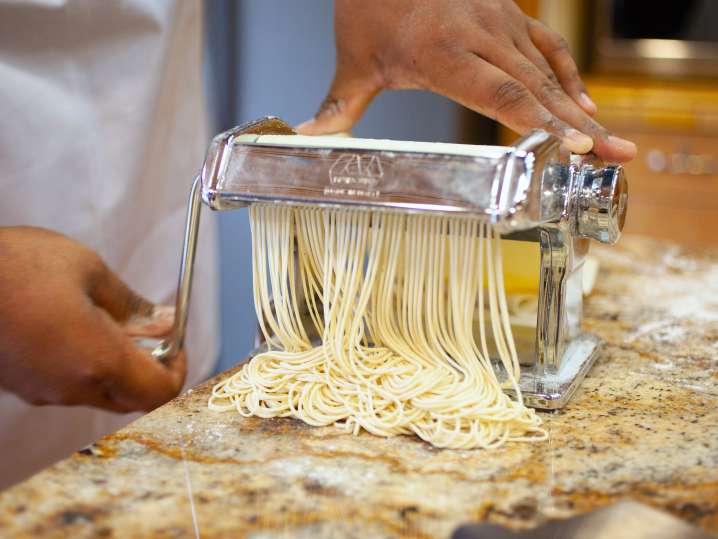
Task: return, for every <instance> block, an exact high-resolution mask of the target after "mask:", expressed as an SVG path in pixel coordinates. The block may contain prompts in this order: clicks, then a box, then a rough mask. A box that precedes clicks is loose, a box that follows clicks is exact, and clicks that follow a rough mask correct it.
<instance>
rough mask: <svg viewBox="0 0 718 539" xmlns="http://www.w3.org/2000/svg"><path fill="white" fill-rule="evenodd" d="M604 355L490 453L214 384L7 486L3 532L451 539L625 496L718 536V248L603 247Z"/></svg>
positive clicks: (594, 327) (0, 500) (590, 318)
mask: <svg viewBox="0 0 718 539" xmlns="http://www.w3.org/2000/svg"><path fill="white" fill-rule="evenodd" d="M595 252H596V253H598V255H599V258H600V260H601V274H600V277H599V280H598V283H597V286H596V289H595V291H594V293H593V295H592V296H591V297H590V299H589V300H588V302H587V305H586V311H585V315H586V316H585V326H586V328H587V329H588V330H590V331H593V332H595V333H597V334H599V335H600V336H601V337H603V338H604V339H605V341H606V345H605V347H604V349H603V352H602V354H601V357H600V358H599V360H598V362H597V364H596V366H595V367H594V368H593V370H592V371H591V373H590V374H589V376H588V378H587V379H586V381H585V382H584V384H583V386H582V388H581V389H580V390H579V392H578V393H577V395H576V396H575V397H574V399H573V401H572V402H571V403H570V404H569V405H568V406H567V407H566V408H565V409H563V410H561V411H559V412H556V413H551V414H548V413H546V414H543V417H544V418H545V424H546V427H547V428H548V431H549V434H550V436H549V439H548V441H546V442H543V443H535V444H521V443H516V444H511V445H508V446H505V447H503V448H501V449H499V450H494V451H480V450H478V451H452V450H437V449H433V448H432V447H430V446H428V445H427V444H425V443H423V442H421V441H419V440H417V439H414V438H409V437H398V438H393V439H381V438H375V437H372V436H370V435H368V434H363V435H361V436H359V437H352V436H350V435H345V434H341V433H339V432H337V431H336V430H335V429H333V428H310V427H308V426H306V425H304V424H303V423H300V422H299V421H295V420H290V419H275V420H260V419H254V418H250V419H245V418H241V417H239V416H238V415H237V414H233V413H223V414H220V413H215V412H211V411H209V410H208V409H207V406H206V403H207V395H208V393H209V391H210V389H211V386H212V384H213V383H214V381H209V382H207V383H206V384H203V385H201V386H199V387H197V388H195V389H193V390H190V391H188V392H187V393H186V394H184V395H182V396H180V397H179V398H177V399H175V400H174V401H172V402H170V403H169V404H167V405H165V406H163V407H162V408H160V409H158V410H156V411H155V412H153V413H151V414H149V415H147V416H144V417H143V418H141V419H140V420H138V421H136V422H135V423H133V424H131V425H130V426H128V427H127V428H125V429H123V430H121V431H119V432H118V433H116V434H114V435H112V436H109V437H107V438H104V439H102V440H100V441H98V442H97V443H96V444H94V445H93V446H91V447H90V448H88V449H85V450H83V451H80V452H78V453H76V454H74V455H72V456H71V457H70V458H68V459H66V460H64V461H62V462H60V463H58V464H56V465H54V466H52V467H51V468H48V469H47V470H45V471H43V472H41V473H39V474H37V475H36V476H34V477H32V478H31V479H29V480H28V481H25V482H24V483H21V484H19V485H17V486H15V487H13V488H11V489H10V490H8V491H5V492H4V493H2V494H0V535H1V536H2V537H39V536H47V537H73V538H81V537H139V536H142V537H168V538H169V537H202V538H215V537H245V536H251V537H277V536H279V537H312V538H320V537H399V536H409V537H416V538H433V537H447V536H448V535H449V534H450V533H451V531H452V530H453V529H454V528H455V527H456V526H458V525H459V524H461V523H465V522H467V521H472V520H483V521H489V522H493V523H497V524H502V525H506V526H510V527H513V528H527V527H531V526H534V525H536V524H538V523H540V522H543V521H545V520H546V519H549V518H563V517H568V516H571V515H576V514H579V513H583V512H586V511H589V510H592V509H596V508H599V507H602V506H605V505H608V504H611V503H613V502H616V501H618V500H620V499H623V498H626V497H630V498H633V499H635V500H638V501H640V502H643V503H645V504H648V505H650V506H653V507H655V508H659V509H663V510H665V511H668V512H669V513H672V514H673V515H676V516H678V517H681V518H683V519H685V520H687V521H690V522H692V523H694V524H696V525H697V526H700V527H702V528H703V529H705V530H708V531H712V532H718V406H717V405H718V253H716V254H714V255H711V256H709V255H707V254H705V253H703V254H687V253H682V252H681V251H680V249H679V248H677V247H675V246H670V245H668V244H663V243H658V242H654V241H651V240H646V239H638V238H625V239H624V240H623V241H622V242H621V243H620V244H619V246H617V247H614V248H610V249H606V248H600V249H596V250H595Z"/></svg>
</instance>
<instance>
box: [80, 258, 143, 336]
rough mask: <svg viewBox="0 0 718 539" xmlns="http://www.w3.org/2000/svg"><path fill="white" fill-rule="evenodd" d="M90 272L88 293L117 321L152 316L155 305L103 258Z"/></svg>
mask: <svg viewBox="0 0 718 539" xmlns="http://www.w3.org/2000/svg"><path fill="white" fill-rule="evenodd" d="M93 264H94V265H95V267H94V268H92V270H90V271H89V272H88V274H89V277H88V281H89V282H88V285H87V287H88V294H89V296H90V298H91V299H92V300H93V302H94V303H95V305H97V306H98V307H101V308H102V309H104V310H105V311H107V312H108V313H110V315H111V316H112V317H113V318H114V319H115V320H117V321H119V322H127V321H129V320H131V319H132V318H135V317H150V316H152V314H153V310H154V305H153V304H152V303H151V302H150V301H147V300H146V299H145V298H143V297H142V296H140V295H139V294H137V293H135V292H134V291H133V290H132V289H130V287H129V286H127V285H126V284H125V283H124V281H123V280H122V279H120V278H119V277H118V276H117V275H115V274H114V273H113V272H112V271H111V270H110V269H109V268H108V267H107V266H106V265H105V263H104V262H102V261H101V260H97V261H95V262H93Z"/></svg>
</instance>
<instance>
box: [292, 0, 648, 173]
mask: <svg viewBox="0 0 718 539" xmlns="http://www.w3.org/2000/svg"><path fill="white" fill-rule="evenodd" d="M335 32H336V47H337V67H336V72H335V75H334V81H333V83H332V86H331V88H330V90H329V95H328V96H327V98H326V99H325V100H324V102H323V104H322V106H321V107H320V109H319V112H318V113H317V116H316V117H315V118H314V119H313V120H310V121H309V122H306V123H304V124H302V125H301V126H299V127H298V130H299V131H300V132H301V133H304V134H310V135H313V134H326V133H336V132H339V131H348V130H349V129H350V128H351V127H352V126H353V125H354V124H355V123H356V122H357V121H358V120H359V118H360V117H361V115H362V114H363V112H364V110H365V109H366V107H367V106H368V105H369V103H370V102H371V100H372V99H373V98H374V97H375V96H376V95H377V94H378V93H379V92H381V91H382V90H385V89H405V88H420V89H426V90H431V91H433V92H436V93H439V94H443V95H445V96H447V97H449V98H451V99H453V100H454V101H457V102H459V103H461V104H462V105H464V106H466V107H468V108H470V109H472V110H475V111H476V112H480V113H482V114H485V115H486V116H490V117H491V118H494V119H496V120H498V121H499V122H501V123H503V124H505V125H506V126H508V127H510V128H511V129H513V130H515V131H518V132H519V133H526V132H528V131H530V130H531V129H534V128H542V129H545V130H546V131H548V132H550V133H553V134H554V135H556V136H557V137H559V138H561V139H562V140H563V142H564V145H565V146H566V148H567V149H569V150H571V151H573V152H575V153H587V152H589V151H591V150H592V149H593V152H594V153H595V154H596V155H598V156H599V157H601V158H602V159H604V160H605V161H612V162H623V161H629V160H631V159H632V158H633V157H634V156H635V155H636V146H635V145H634V144H633V143H632V142H629V141H627V140H623V139H620V138H618V137H614V136H612V135H610V134H609V133H608V131H606V129H604V128H603V127H602V126H601V125H599V124H598V123H596V122H595V121H594V120H593V119H592V118H591V115H593V114H594V113H595V112H596V105H595V104H594V103H593V102H592V101H591V99H590V98H589V97H588V95H587V93H586V89H585V86H584V85H583V82H582V81H581V78H580V77H579V75H578V70H577V68H576V63H575V62H574V61H573V58H572V57H571V54H570V52H569V50H568V48H567V46H566V42H565V41H564V39H563V38H562V37H561V36H559V35H558V34H557V33H556V32H554V31H552V30H550V29H549V28H547V27H546V26H544V25H543V24H541V23H540V22H538V21H536V20H534V19H532V18H530V17H527V16H526V15H525V14H524V13H523V12H522V11H521V10H520V9H519V8H518V6H516V4H514V2H513V1H511V0H441V1H438V0H391V1H389V0H362V1H361V2H358V1H356V0H336V2H335Z"/></svg>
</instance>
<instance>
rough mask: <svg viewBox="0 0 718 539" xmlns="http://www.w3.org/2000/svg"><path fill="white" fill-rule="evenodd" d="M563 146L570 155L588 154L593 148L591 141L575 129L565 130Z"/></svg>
mask: <svg viewBox="0 0 718 539" xmlns="http://www.w3.org/2000/svg"><path fill="white" fill-rule="evenodd" d="M563 144H564V146H565V147H566V149H567V150H569V151H570V152H572V153H588V152H590V151H591V148H593V139H592V138H591V137H589V136H588V135H584V134H583V133H581V132H580V131H577V130H575V129H567V130H566V131H565V132H564V135H563Z"/></svg>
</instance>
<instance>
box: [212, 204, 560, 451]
mask: <svg viewBox="0 0 718 539" xmlns="http://www.w3.org/2000/svg"><path fill="white" fill-rule="evenodd" d="M250 221H251V226H252V253H253V256H252V268H253V276H254V277H253V285H254V301H255V307H256V310H257V315H258V318H259V324H260V328H261V331H262V332H263V334H264V337H265V339H266V342H267V345H268V348H269V351H267V352H265V353H262V354H259V355H257V356H255V357H253V358H252V359H251V360H250V361H249V362H248V363H247V364H245V365H244V366H243V367H242V369H241V370H240V371H238V372H237V373H236V374H234V375H233V376H230V377H229V378H227V379H226V380H224V381H223V382H221V383H219V384H217V385H216V386H215V387H214V390H213V392H212V396H211V397H210V400H209V406H210V408H212V409H214V410H233V409H234V410H237V411H238V412H239V413H240V414H242V415H243V416H256V417H263V418H271V417H295V418H298V419H301V420H302V421H304V422H306V423H308V424H309V425H315V426H325V425H336V426H337V427H340V428H342V429H344V430H346V431H348V432H351V433H354V434H358V433H359V432H360V431H362V430H365V431H367V432H369V433H372V434H374V435H377V436H396V435H399V434H412V433H413V434H415V435H417V436H419V437H420V438H422V439H423V440H426V441H427V442H429V443H430V444H432V445H434V446H437V447H446V448H460V449H471V448H491V447H498V446H500V445H502V444H504V443H505V442H507V441H523V440H539V439H543V438H545V436H546V433H545V431H544V430H543V429H542V428H541V426H540V425H541V420H540V418H539V417H538V416H537V415H536V413H535V412H534V410H532V409H531V408H528V407H526V406H525V405H524V403H523V400H522V397H521V392H520V390H519V386H518V377H519V363H518V358H517V355H516V347H515V345H514V340H513V337H512V334H511V326H510V322H511V321H510V313H509V307H508V303H507V299H506V297H505V294H504V285H503V272H502V267H501V251H500V249H499V237H498V235H497V234H495V233H494V232H493V230H492V228H491V226H490V225H488V224H486V223H484V222H482V221H480V220H478V219H476V218H471V217H466V216H446V215H433V214H414V213H393V212H386V211H366V210H353V209H342V210H338V209H327V208H304V207H289V206H278V205H277V206H275V205H254V206H252V207H250ZM295 255H296V256H295ZM484 283H487V285H486V286H484ZM303 312H304V313H306V314H307V315H306V316H302V313H303ZM475 316H478V322H479V324H478V327H479V331H478V333H479V335H478V338H475V336H474V330H473V328H474V318H475ZM312 335H318V338H317V339H315V341H314V342H313V341H312V337H311V336H312ZM488 342H493V343H494V346H495V348H496V350H497V354H498V358H499V360H500V363H501V369H502V370H503V371H504V372H505V375H506V378H507V380H508V383H509V385H510V387H511V388H512V389H513V392H514V394H515V395H516V398H515V399H512V398H511V397H509V396H508V395H507V394H505V393H504V392H503V391H502V387H501V383H500V381H499V377H498V375H497V373H496V369H495V366H494V365H493V364H492V362H491V359H490V357H489V349H488V344H487V343H488Z"/></svg>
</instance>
